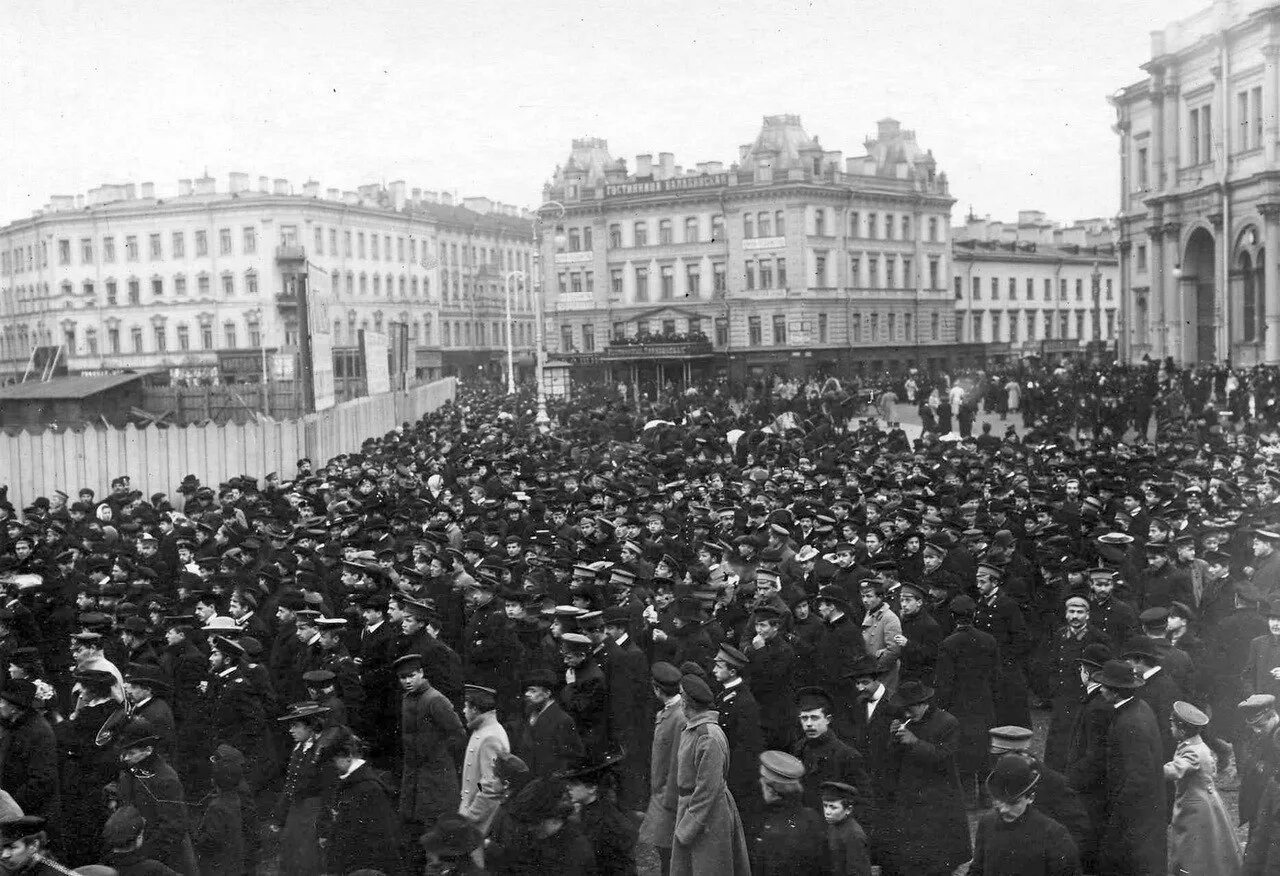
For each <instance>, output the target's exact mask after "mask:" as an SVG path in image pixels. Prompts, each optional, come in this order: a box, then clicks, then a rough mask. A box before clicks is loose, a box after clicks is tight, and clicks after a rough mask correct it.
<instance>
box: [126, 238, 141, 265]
mask: <svg viewBox="0 0 1280 876" xmlns="http://www.w3.org/2000/svg"><path fill="white" fill-rule="evenodd" d="M124 257H125V260H126V261H130V262H136V261H137V260H138V238H137V236H136V235H133V234H130V235H129V236H128V237H126V238H125V239H124Z"/></svg>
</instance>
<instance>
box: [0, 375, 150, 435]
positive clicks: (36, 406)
mask: <svg viewBox="0 0 1280 876" xmlns="http://www.w3.org/2000/svg"><path fill="white" fill-rule="evenodd" d="M141 405H142V375H141V374H104V375H100V376H95V377H56V378H54V379H53V380H45V381H29V382H27V383H15V384H13V385H12V386H0V427H3V428H10V429H13V428H17V429H27V430H29V431H40V430H43V429H46V428H48V427H50V426H53V425H57V426H64V427H65V426H78V425H80V424H81V423H84V422H86V421H88V422H94V423H101V422H102V418H105V419H106V421H107V422H108V423H110V424H111V425H113V426H122V425H124V424H125V423H126V422H128V419H129V409H130V408H133V407H140V406H141Z"/></svg>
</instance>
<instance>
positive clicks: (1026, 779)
mask: <svg viewBox="0 0 1280 876" xmlns="http://www.w3.org/2000/svg"><path fill="white" fill-rule="evenodd" d="M1040 782H1041V776H1040V775H1039V774H1038V773H1036V771H1035V770H1034V769H1033V768H1032V767H1031V765H1030V764H1029V763H1027V762H1026V761H1024V760H1022V759H1021V758H1018V757H1014V756H1009V755H1006V756H1005V757H1002V758H1000V760H999V761H997V763H996V768H995V770H993V771H992V773H991V776H990V778H988V779H987V788H988V790H989V791H990V794H991V798H992V800H993V805H994V811H992V812H988V813H986V814H985V815H983V816H982V818H981V820H979V822H978V831H977V835H976V836H975V838H974V844H973V862H972V863H971V864H970V865H969V874H970V876H1079V873H1080V859H1079V856H1078V854H1077V852H1076V848H1075V844H1074V843H1073V842H1072V839H1071V835H1070V834H1069V833H1068V832H1067V830H1066V828H1064V827H1063V826H1062V825H1061V824H1059V823H1058V822H1057V821H1055V820H1054V819H1053V818H1051V817H1049V816H1048V815H1047V814H1046V813H1045V812H1043V811H1042V810H1041V808H1040V805H1039V792H1040V788H1039V784H1040Z"/></svg>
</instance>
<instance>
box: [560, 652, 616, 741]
mask: <svg viewBox="0 0 1280 876" xmlns="http://www.w3.org/2000/svg"><path fill="white" fill-rule="evenodd" d="M591 644H592V643H591V639H590V638H588V637H587V636H585V635H583V634H582V633H565V634H564V635H563V636H561V637H560V656H561V658H562V659H563V660H564V665H565V670H564V687H563V688H562V689H561V691H560V704H561V706H563V707H564V710H565V712H566V713H567V714H568V715H569V717H571V718H573V722H574V726H575V727H577V730H578V733H579V735H580V736H581V738H582V745H583V748H584V749H585V751H586V756H587V757H589V758H597V759H598V758H603V757H604V755H605V749H606V747H607V742H608V735H607V734H608V698H609V690H608V686H607V683H606V681H605V677H604V672H603V671H602V670H601V669H600V667H599V665H597V664H596V662H595V661H594V660H592V659H591Z"/></svg>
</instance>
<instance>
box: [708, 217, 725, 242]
mask: <svg viewBox="0 0 1280 876" xmlns="http://www.w3.org/2000/svg"><path fill="white" fill-rule="evenodd" d="M711 239H712V240H713V241H717V240H719V241H723V240H724V239H725V235H724V216H722V215H720V214H719V213H717V214H716V215H714V216H712V217H711Z"/></svg>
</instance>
